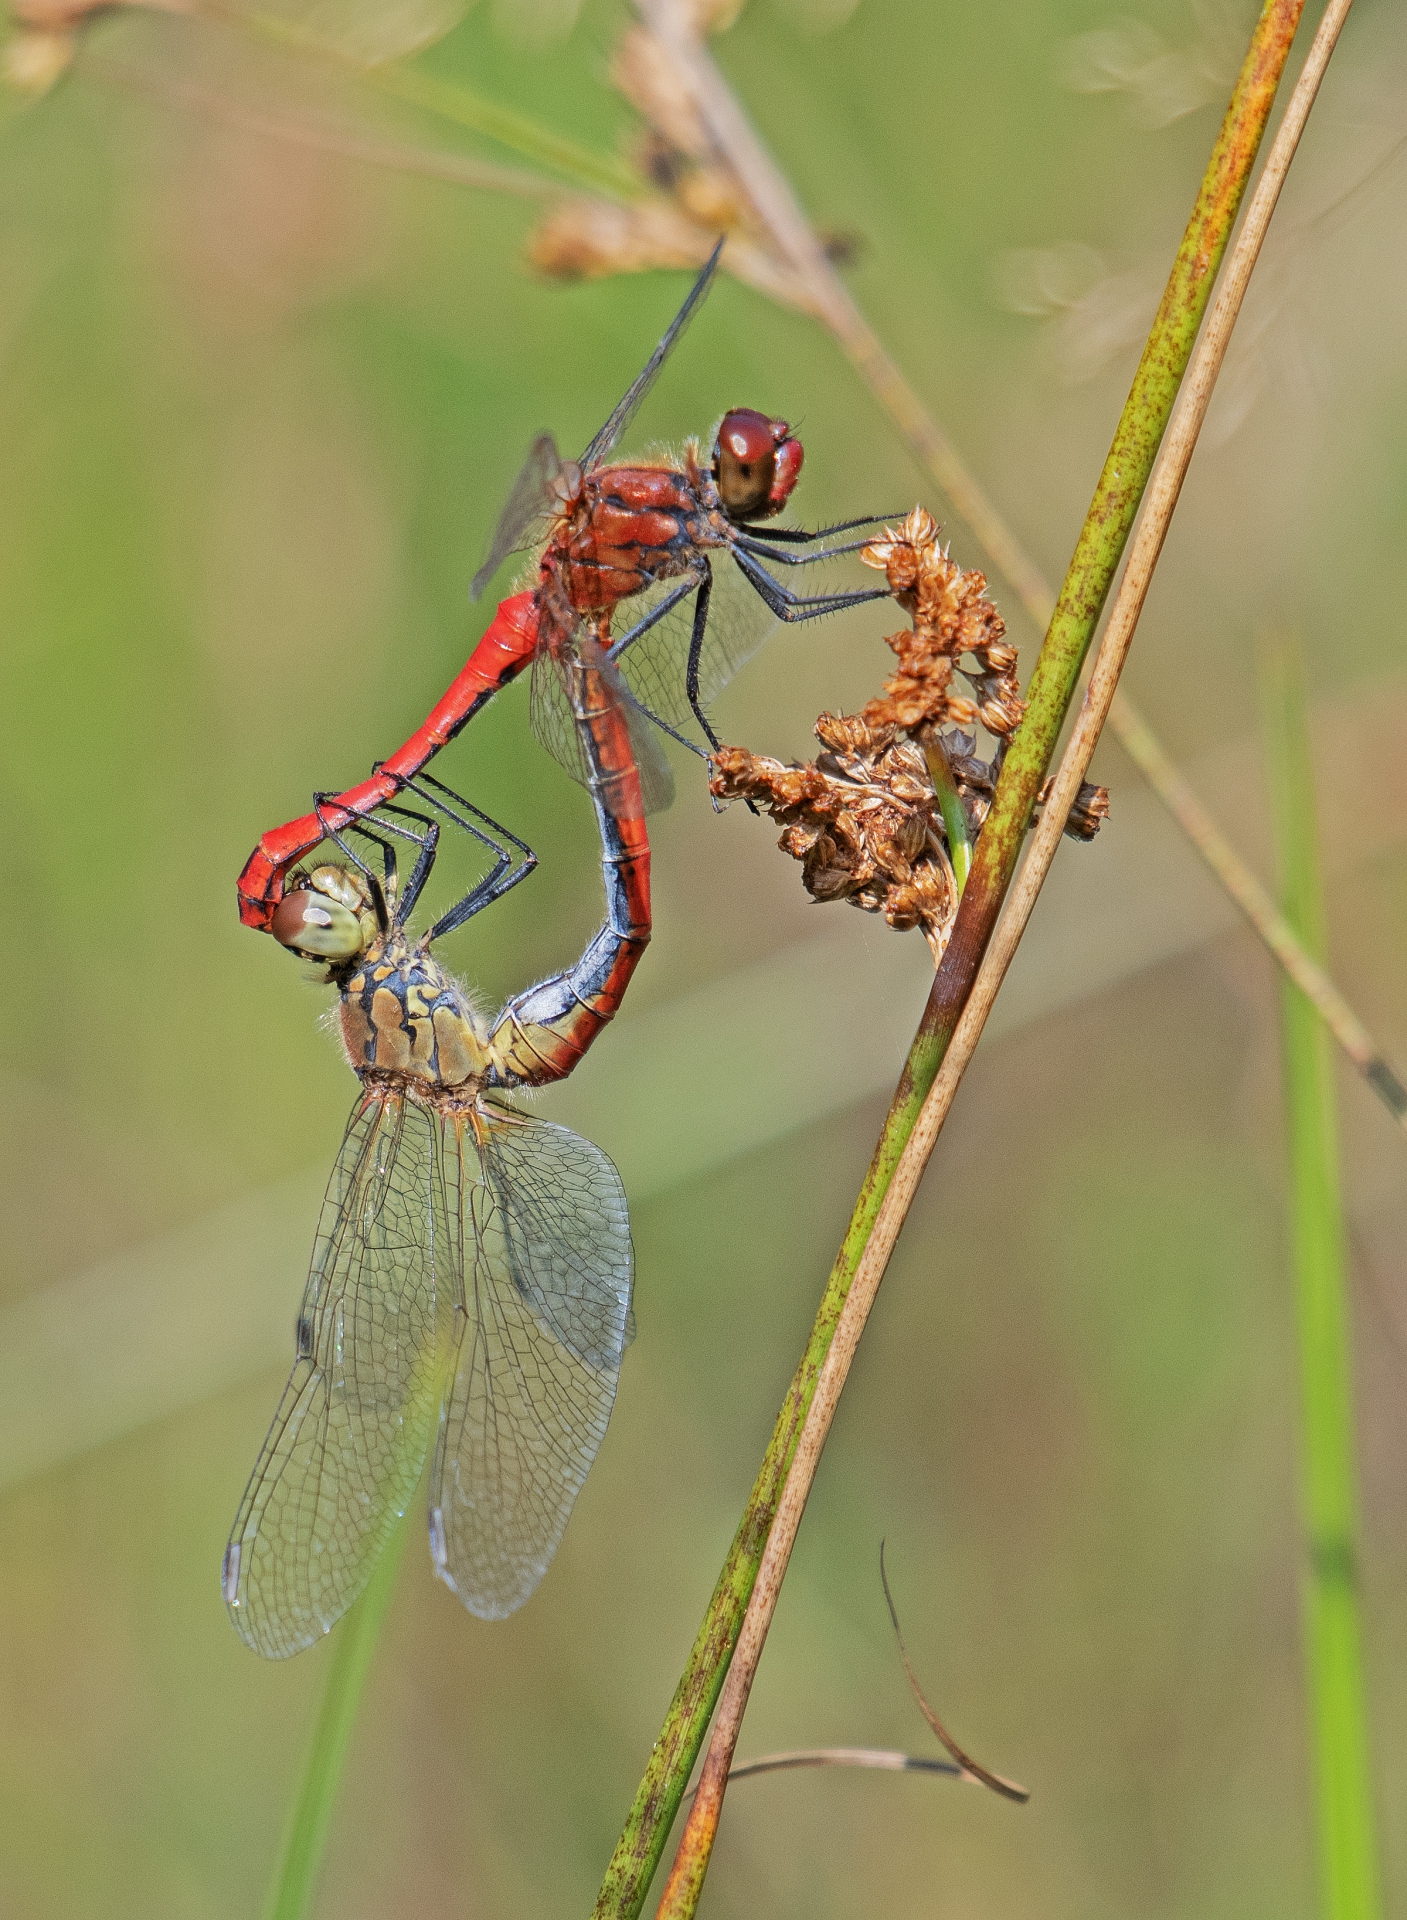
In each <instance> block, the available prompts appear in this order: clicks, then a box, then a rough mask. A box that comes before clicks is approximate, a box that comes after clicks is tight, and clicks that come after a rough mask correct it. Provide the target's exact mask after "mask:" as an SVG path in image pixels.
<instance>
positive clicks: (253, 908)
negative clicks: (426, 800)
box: [238, 593, 538, 929]
mask: <svg viewBox="0 0 1407 1920" xmlns="http://www.w3.org/2000/svg"><path fill="white" fill-rule="evenodd" d="M537 639H538V633H537V596H536V595H535V594H532V593H515V594H513V595H512V596H511V597H510V598H509V599H507V600H503V601H500V603H499V607H498V611H497V612H496V613H495V614H494V617H493V619H492V620H491V621H490V622H489V624H488V626H487V627H486V628H485V630H484V634H483V637H482V638H481V639H480V641H479V644H478V645H477V646H476V647H475V649H474V651H473V653H471V654H470V656H469V658H468V660H466V661H465V663H464V665H463V666H462V667H461V668H460V670H459V672H458V674H457V675H456V676H455V679H454V681H453V682H452V684H451V685H450V687H449V688H448V689H447V691H446V692H445V693H444V694H443V696H442V697H441V698H440V699H439V700H438V701H437V702H436V704H435V705H434V707H432V708H431V710H430V713H429V715H428V716H427V718H426V720H425V722H424V724H423V725H422V726H419V727H417V728H416V730H415V732H414V733H413V734H412V735H411V736H410V738H409V740H407V741H406V743H405V745H404V746H403V747H400V748H398V749H397V751H396V752H395V753H393V754H392V755H391V758H390V759H389V760H387V761H386V762H385V763H384V765H383V766H382V767H381V769H380V771H379V772H377V773H375V774H373V775H372V776H371V778H370V779H368V780H363V781H362V783H361V784H360V786H356V787H352V788H350V789H349V790H348V791H347V792H346V793H343V794H339V795H338V797H337V799H336V800H335V801H333V802H332V803H331V804H330V805H329V806H328V807H326V808H325V809H324V811H323V814H322V817H321V818H319V816H318V815H317V814H315V813H306V814H304V815H303V816H302V817H301V818H300V819H298V820H290V821H289V822H288V824H287V825H286V826H282V827H275V828H274V829H273V830H272V831H271V832H269V833H266V834H265V835H264V837H263V839H262V840H260V842H259V844H258V846H257V847H256V848H255V849H254V851H253V853H251V854H250V856H249V859H248V860H247V861H246V862H245V866H244V871H243V872H242V873H241V874H240V876H239V888H238V893H239V917H240V919H241V920H242V921H243V922H244V924H245V926H246V927H259V928H262V929H267V928H268V926H269V923H270V921H271V920H272V919H273V916H274V909H275V908H276V907H277V906H278V903H279V901H280V900H281V899H282V898H283V883H284V880H285V878H286V877H287V874H288V871H289V868H290V867H292V866H294V865H295V864H296V862H297V861H299V860H301V859H302V858H303V856H304V855H305V854H307V853H310V852H311V851H312V849H313V848H314V847H316V846H317V845H318V844H319V842H320V841H322V840H323V839H324V838H325V837H326V830H327V828H328V827H332V828H335V829H339V830H340V829H341V828H342V827H345V826H347V825H348V823H349V822H350V821H352V820H354V819H360V818H363V817H364V816H365V815H366V814H368V813H370V812H371V811H372V810H373V808H375V807H377V806H380V805H382V804H384V803H385V802H386V801H388V800H394V799H395V797H396V795H397V793H398V792H399V791H400V783H401V781H402V779H405V778H407V777H409V776H410V775H412V774H416V773H419V771H420V769H421V768H422V767H423V766H424V765H425V763H426V761H428V760H431V759H433V757H434V756H435V754H437V753H438V752H439V750H440V748H441V747H442V746H444V744H445V743H446V741H448V740H453V738H454V736H455V735H456V734H457V733H458V732H459V730H460V728H461V727H463V726H465V725H466V724H467V722H468V721H470V720H471V719H472V718H473V716H474V715H475V714H476V713H477V712H478V711H479V709H480V707H482V706H484V705H485V704H486V703H487V702H488V701H489V700H490V699H492V697H493V695H494V694H495V693H497V692H498V691H499V690H500V688H502V687H505V686H507V684H508V682H509V681H510V680H512V679H514V678H515V677H516V676H517V675H518V674H519V673H521V672H522V670H523V668H524V667H525V666H527V664H528V662H529V661H530V660H531V659H532V657H533V654H534V652H535V651H536V648H537Z"/></svg>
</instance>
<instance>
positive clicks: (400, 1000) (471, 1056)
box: [342, 933, 484, 1087]
mask: <svg viewBox="0 0 1407 1920" xmlns="http://www.w3.org/2000/svg"><path fill="white" fill-rule="evenodd" d="M342 1042H343V1045H344V1046H345V1047H346V1049H347V1058H348V1059H349V1060H350V1061H351V1063H352V1066H353V1067H354V1068H355V1069H356V1071H357V1072H358V1073H365V1072H368V1071H374V1072H377V1073H398V1074H408V1075H410V1076H411V1077H412V1078H413V1079H417V1080H425V1081H428V1082H430V1083H432V1084H434V1085H436V1086H442V1087H457V1086H459V1085H461V1084H462V1083H463V1082H464V1081H466V1080H470V1079H472V1078H473V1077H474V1076H475V1075H476V1074H480V1073H482V1071H483V1067H484V1050H483V1042H482V1040H481V1039H480V1036H479V1032H478V1028H477V1026H476V1024H475V1020H474V1015H473V1012H472V1010H471V1008H470V1007H469V1005H468V1003H467V1002H466V1000H465V998H464V995H463V994H462V993H461V991H460V990H459V988H458V987H457V986H456V985H455V984H454V982H453V981H452V980H451V979H450V978H449V976H448V974H446V973H445V972H444V970H443V969H442V968H441V967H440V966H438V965H437V964H436V962H435V961H434V960H433V959H432V958H431V957H430V955H429V954H428V953H422V952H421V951H419V949H417V948H414V947H412V946H411V945H410V944H409V942H407V941H406V940H405V938H404V936H403V935H400V934H398V933H393V934H392V935H391V936H390V938H389V939H388V940H387V941H385V942H384V943H380V944H378V945H377V946H376V947H373V948H372V950H371V952H370V953H369V954H368V955H367V957H366V959H365V960H363V961H362V963H361V965H360V966H359V967H358V968H357V970H356V972H355V973H354V974H353V975H352V976H351V978H350V979H349V980H348V981H347V983H346V985H345V986H344V987H343V988H342Z"/></svg>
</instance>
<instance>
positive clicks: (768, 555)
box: [732, 534, 870, 567]
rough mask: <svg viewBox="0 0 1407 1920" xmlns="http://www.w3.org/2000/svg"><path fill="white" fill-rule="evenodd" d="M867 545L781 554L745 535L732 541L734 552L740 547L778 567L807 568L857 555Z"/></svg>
mask: <svg viewBox="0 0 1407 1920" xmlns="http://www.w3.org/2000/svg"><path fill="white" fill-rule="evenodd" d="M817 537H818V538H819V535H818V536H817ZM869 544H870V543H869V541H868V540H867V539H866V540H847V541H846V542H845V545H844V546H843V547H821V548H820V549H819V550H818V551H817V552H816V553H783V552H781V551H780V550H779V549H778V548H776V547H772V546H769V545H768V544H767V541H766V540H750V539H748V537H747V535H746V534H737V535H735V536H734V538H733V541H732V546H733V547H734V549H735V550H736V549H737V548H738V547H741V548H742V549H743V551H744V552H745V553H755V554H759V555H760V556H761V557H762V559H764V560H770V561H771V562H772V564H773V565H774V566H778V567H809V566H812V565H813V564H814V563H815V562H816V561H817V560H838V559H839V558H840V556H841V555H842V554H844V553H858V552H859V551H860V549H861V547H867V546H868V545H869Z"/></svg>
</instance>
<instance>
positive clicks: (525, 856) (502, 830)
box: [377, 767, 537, 940]
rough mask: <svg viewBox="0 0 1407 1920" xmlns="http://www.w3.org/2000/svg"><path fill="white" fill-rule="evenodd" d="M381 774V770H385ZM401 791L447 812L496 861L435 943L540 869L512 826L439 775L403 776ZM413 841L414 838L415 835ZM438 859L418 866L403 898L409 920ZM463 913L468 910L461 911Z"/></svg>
mask: <svg viewBox="0 0 1407 1920" xmlns="http://www.w3.org/2000/svg"><path fill="white" fill-rule="evenodd" d="M377 771H378V772H379V771H380V768H379V767H378V769H377ZM400 791H401V792H402V793H411V794H414V796H415V798H416V799H417V800H422V801H424V803H425V805H426V806H428V807H434V808H435V809H436V810H437V811H438V812H439V813H442V814H443V815H444V816H445V818H446V819H447V820H449V821H451V822H452V823H453V824H454V825H455V826H457V827H458V828H459V829H460V830H461V832H464V833H468V834H471V835H472V836H473V838H474V839H475V840H477V841H478V842H479V844H480V845H481V846H484V847H487V848H488V850H489V852H490V853H491V854H492V855H493V856H494V864H493V867H492V869H491V871H490V872H489V873H487V874H486V875H485V876H484V878H483V879H482V880H479V881H477V882H476V883H475V885H474V886H473V887H472V888H471V890H470V892H469V893H468V894H466V895H465V898H464V900H463V901H461V902H460V903H459V906H458V907H455V908H452V909H451V912H450V913H449V914H447V915H446V916H445V918H444V919H443V920H441V921H439V922H437V923H436V925H435V926H434V927H433V928H432V929H431V932H430V938H431V939H432V940H433V939H438V937H439V936H440V934H441V933H448V932H451V931H452V930H453V928H454V927H459V926H462V925H463V924H464V922H465V921H466V920H468V919H470V918H471V917H472V915H473V914H475V913H477V912H478V911H479V909H480V908H481V907H486V906H487V905H488V904H489V902H490V901H491V900H497V899H498V898H499V897H500V896H501V895H503V894H505V893H507V892H508V891H509V889H510V888H511V887H516V886H517V884H518V882H519V881H520V880H526V879H527V877H528V875H529V874H530V873H531V872H532V871H533V869H534V867H536V865H537V855H536V854H535V853H534V852H533V850H532V848H531V847H530V846H529V845H528V843H527V841H526V840H520V839H519V838H518V836H517V834H516V833H510V832H509V830H508V828H507V827H505V826H502V825H501V824H500V823H499V822H498V821H497V820H495V819H494V818H493V816H492V815H491V814H487V813H485V812H484V810H483V808H482V807H476V806H475V805H474V803H473V801H472V800H466V799H465V798H464V796H463V795H462V794H458V793H456V792H455V791H454V789H453V787H447V786H446V785H445V783H444V782H443V780H437V779H436V778H435V777H434V775H433V774H429V773H422V774H414V775H412V774H407V775H405V776H403V777H402V778H401V781H400ZM441 796H443V797H441ZM451 802H452V803H453V804H452V805H451V804H449V803H451ZM456 808H459V809H461V811H459V812H456V811H455V809H456ZM380 811H383V812H388V813H401V814H404V815H405V816H406V817H407V818H408V819H411V820H420V821H422V822H423V823H424V824H425V825H426V826H427V827H428V826H430V824H431V823H430V822H429V821H428V820H427V819H426V816H425V815H424V814H420V813H415V812H413V811H412V810H411V809H410V808H408V807H392V806H385V807H383V808H382V809H380ZM470 814H472V815H473V816H474V820H482V821H483V823H484V826H485V827H487V828H489V830H490V831H489V832H487V833H485V832H484V831H483V828H481V827H476V826H475V825H474V820H471V819H469V818H468V817H467V816H468V815H470ZM388 824H389V823H388ZM434 831H435V834H436V835H437V836H438V834H439V828H438V827H435V828H434ZM411 837H412V838H414V837H415V836H411ZM505 842H507V843H510V844H511V845H512V846H513V847H514V848H515V849H516V850H517V854H518V855H520V856H521V858H520V859H516V858H515V855H514V854H513V853H510V852H509V850H508V845H505ZM433 858H434V855H433V850H432V851H431V852H430V858H429V860H427V859H426V858H425V855H424V854H422V855H421V858H420V860H419V861H417V863H416V869H415V872H414V874H412V876H411V880H410V884H409V885H408V886H407V888H406V890H405V893H404V895H403V896H402V897H403V900H404V906H403V909H402V915H403V917H404V915H405V914H408V913H409V912H410V910H411V908H412V907H413V906H414V905H415V903H416V901H417V900H418V899H419V897H420V892H421V889H422V887H423V886H424V884H425V881H426V879H427V878H428V876H429V872H430V866H431V864H432V863H433ZM505 876H507V877H505ZM469 902H473V904H472V905H468V904H467V903H469ZM461 908H464V909H466V910H465V911H461V910H460V909H461Z"/></svg>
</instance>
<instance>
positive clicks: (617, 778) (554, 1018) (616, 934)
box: [489, 661, 650, 1087]
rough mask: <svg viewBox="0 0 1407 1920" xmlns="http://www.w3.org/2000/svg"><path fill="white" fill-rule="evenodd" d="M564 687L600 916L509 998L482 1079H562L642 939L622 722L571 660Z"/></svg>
mask: <svg viewBox="0 0 1407 1920" xmlns="http://www.w3.org/2000/svg"><path fill="white" fill-rule="evenodd" d="M567 684H568V693H569V695H570V698H571V703H572V711H573V713H574V715H575V717H576V722H577V729H578V732H579V734H580V736H581V741H582V746H583V748H584V750H585V752H586V754H587V756H588V759H589V763H590V775H589V778H588V782H587V785H588V788H589V791H590V793H591V799H592V803H593V805H594V806H595V808H596V823H597V826H598V827H599V829H600V833H601V871H602V875H603V878H604V879H605V883H606V924H605V926H604V927H602V929H601V931H600V932H599V933H598V934H597V936H596V938H595V939H594V940H593V941H592V942H591V944H590V946H589V947H588V948H587V949H586V952H585V953H584V954H583V955H582V956H581V958H580V960H578V961H577V963H576V965H575V966H574V967H569V968H568V969H566V970H565V971H564V972H562V973H557V974H553V976H552V978H551V979H550V980H544V981H542V982H541V983H540V984H539V985H538V986H535V987H529V988H528V990H527V992H526V993H520V994H519V995H518V996H517V997H516V998H515V999H513V1000H510V1001H509V1002H508V1004H507V1006H506V1007H505V1008H504V1009H503V1012H502V1013H501V1014H500V1015H499V1017H498V1020H497V1021H496V1022H495V1025H494V1030H493V1033H492V1035H491V1036H490V1039H489V1057H490V1063H491V1065H490V1074H489V1085H490V1086H494V1087H525V1086H526V1087H533V1086H543V1085H545V1084H546V1083H547V1082H548V1081H551V1080H563V1079H565V1078H566V1076H567V1075H568V1074H569V1073H570V1072H571V1070H572V1068H573V1067H574V1066H575V1065H576V1063H577V1061H578V1060H580V1058H581V1056H582V1055H583V1054H584V1053H585V1052H586V1049H587V1048H588V1047H589V1046H590V1045H591V1043H592V1041H593V1040H594V1039H595V1038H596V1036H597V1034H598V1033H600V1031H601V1029H602V1028H603V1027H604V1026H605V1025H606V1024H607V1022H608V1021H609V1020H610V1019H612V1017H613V1016H614V1014H615V1012H616V1009H617V1008H618V1007H619V1005H620V1003H621V1000H622V998H623V997H624V995H625V989H626V987H627V986H628V985H629V983H630V976H631V975H632V974H633V973H634V971H635V969H636V967H637V966H638V965H639V962H640V956H641V954H642V953H644V951H645V948H646V947H647V946H648V945H649V941H650V841H649V836H648V835H647V833H646V830H645V803H644V800H643V797H642V795H641V791H640V770H639V768H638V766H637V765H636V762H635V752H634V748H633V747H632V745H631V740H630V727H629V724H628V722H627V720H626V714H625V709H624V708H623V707H622V705H621V702H620V698H619V696H618V695H617V693H616V691H615V689H614V687H613V685H612V683H611V679H610V678H609V677H608V676H607V675H606V674H603V673H601V672H600V671H598V669H596V668H595V667H590V666H586V665H583V664H582V663H580V662H579V661H574V662H572V663H570V664H569V665H568V667H567Z"/></svg>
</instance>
